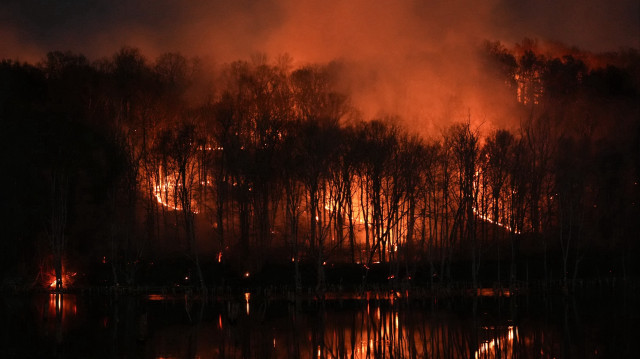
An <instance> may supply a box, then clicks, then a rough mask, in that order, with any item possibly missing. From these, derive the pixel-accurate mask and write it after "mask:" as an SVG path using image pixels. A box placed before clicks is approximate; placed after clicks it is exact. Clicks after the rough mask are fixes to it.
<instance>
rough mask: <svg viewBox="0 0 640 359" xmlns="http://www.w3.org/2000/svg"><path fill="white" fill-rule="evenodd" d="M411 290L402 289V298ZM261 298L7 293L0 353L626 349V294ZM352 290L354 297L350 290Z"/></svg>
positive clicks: (307, 354) (418, 354)
mask: <svg viewBox="0 0 640 359" xmlns="http://www.w3.org/2000/svg"><path fill="white" fill-rule="evenodd" d="M407 295H408V297H407ZM333 298H334V299H331V300H327V301H324V302H321V301H316V300H310V299H307V300H300V301H297V302H296V301H291V300H283V299H278V300H269V298H264V297H262V298H261V297H259V296H257V295H255V294H253V295H252V294H251V293H244V294H243V293H239V294H237V295H235V296H232V297H231V298H225V299H219V298H208V299H207V300H201V299H197V298H192V297H189V296H185V295H174V296H165V295H158V294H155V295H138V296H120V297H113V296H86V295H79V294H64V295H56V294H49V293H40V294H37V295H22V296H15V295H5V296H4V297H2V302H1V303H2V306H1V307H0V311H1V314H2V322H3V325H2V327H3V329H2V331H3V333H4V334H3V335H2V342H1V343H0V344H1V345H2V346H1V348H2V352H4V354H5V355H4V356H3V357H20V358H22V357H58V358H77V357H85V358H88V357H91V358H424V357H428V358H474V357H475V358H520V357H523V358H611V357H617V358H620V357H629V358H631V357H634V356H635V354H636V351H635V346H634V345H633V342H635V341H637V339H638V336H637V335H638V330H637V328H636V327H637V322H638V319H639V316H638V309H637V308H636V301H634V300H633V298H631V296H628V295H621V294H616V295H614V294H605V293H599V294H597V295H596V294H589V295H580V296H570V297H563V296H547V297H533V296H512V297H504V296H503V297H490V296H489V297H457V298H449V299H434V298H412V297H411V295H410V293H404V295H402V294H401V293H396V294H389V293H385V294H383V295H380V294H379V295H377V296H376V295H374V294H371V295H369V299H368V300H367V299H366V296H360V297H357V299H350V297H349V296H344V295H341V296H333ZM354 298H355V297H354Z"/></svg>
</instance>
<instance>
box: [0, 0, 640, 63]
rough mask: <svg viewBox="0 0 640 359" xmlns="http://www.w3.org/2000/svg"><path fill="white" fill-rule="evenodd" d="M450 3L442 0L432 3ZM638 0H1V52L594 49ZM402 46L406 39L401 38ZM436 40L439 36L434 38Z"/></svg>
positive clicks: (606, 46)
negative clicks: (527, 41)
mask: <svg viewBox="0 0 640 359" xmlns="http://www.w3.org/2000/svg"><path fill="white" fill-rule="evenodd" d="M434 3H445V4H434ZM639 3H640V2H639V1H638V0H618V1H605V0H570V1H566V0H565V1H562V0H561V1H558V0H535V1H534V0H529V1H523V0H489V1H471V0H450V1H417V0H416V1H401V0H397V1H395V0H356V1H331V0H328V1H315V2H314V1H300V0H264V1H250V0H209V1H206V0H188V1H181V0H93V1H92V0H4V1H3V5H0V34H1V36H0V57H21V58H25V59H31V58H34V57H35V58H39V57H41V56H42V54H43V53H45V52H46V51H48V50H52V49H58V50H72V51H75V52H81V53H84V54H86V55H88V56H90V57H98V56H103V55H108V54H111V53H113V52H114V51H115V50H116V49H118V48H119V47H121V46H122V45H123V44H128V45H130V46H136V47H140V48H142V49H143V50H145V51H147V52H148V53H153V54H156V53H160V52H165V51H175V50H178V51H181V52H184V53H188V54H193V55H195V54H198V55H201V56H203V55H211V56H213V57H216V58H220V59H224V60H227V58H238V57H246V56H248V55H250V54H252V53H255V52H259V51H260V52H267V53H271V52H273V53H282V52H289V53H291V54H292V55H293V56H294V57H295V58H301V59H307V60H316V59H319V60H322V59H325V58H327V57H340V56H347V57H348V56H350V55H354V54H356V55H357V54H363V55H365V56H366V55H370V54H375V53H379V52H386V51H389V50H390V51H396V52H397V51H403V52H404V51H406V49H407V48H415V49H416V51H423V50H425V48H426V49H429V48H432V47H433V46H434V45H433V44H434V43H436V44H438V43H459V42H460V41H466V39H475V38H490V39H495V40H503V41H505V42H507V43H513V42H517V41H520V40H521V39H522V38H523V37H525V36H528V37H537V38H540V39H542V40H555V41H560V42H563V43H566V44H568V45H571V46H578V47H580V48H582V49H586V50H591V51H603V50H617V49H618V48H619V47H621V46H622V47H636V48H638V47H640V20H639V19H640V5H639ZM398 46H400V48H398ZM438 46H440V45H435V47H438Z"/></svg>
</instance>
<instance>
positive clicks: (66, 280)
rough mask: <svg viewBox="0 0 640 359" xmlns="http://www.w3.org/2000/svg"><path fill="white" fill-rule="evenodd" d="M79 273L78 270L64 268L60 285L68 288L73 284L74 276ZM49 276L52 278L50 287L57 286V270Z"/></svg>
mask: <svg viewBox="0 0 640 359" xmlns="http://www.w3.org/2000/svg"><path fill="white" fill-rule="evenodd" d="M77 274H78V273H76V272H71V273H68V272H65V270H64V267H63V268H62V279H61V282H62V283H60V287H61V288H67V287H69V286H70V285H71V283H73V278H74V277H75V276H76V275H77ZM49 277H50V278H51V279H50V280H51V282H50V284H49V288H53V289H55V288H56V284H57V279H56V274H55V272H52V273H51V274H49Z"/></svg>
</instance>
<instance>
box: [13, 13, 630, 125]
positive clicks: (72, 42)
mask: <svg viewBox="0 0 640 359" xmlns="http://www.w3.org/2000/svg"><path fill="white" fill-rule="evenodd" d="M524 37H531V38H537V39H540V40H541V41H547V40H549V41H559V42H562V43H564V44H567V45H569V46H577V47H579V48H581V49H583V50H587V51H594V52H600V51H615V50H618V49H619V48H620V47H634V48H640V2H639V1H638V0H617V1H615V0H614V1H605V0H488V1H477V0H449V1H427V0H413V1H410V0H407V1H403V0H352V1H344V0H324V1H304V0H264V1H253V0H189V1H181V0H93V1H92V0H4V1H3V4H2V5H0V58H13V59H20V60H24V61H32V62H36V61H38V60H39V59H41V58H42V57H43V56H44V54H46V52H47V51H50V50H71V51H73V52H78V53H82V54H84V55H86V56H87V57H89V58H90V59H96V58H99V57H103V56H110V55H111V54H113V53H114V52H116V51H117V50H118V49H119V48H121V47H122V46H123V45H128V46H133V47H138V48H140V49H141V50H142V51H143V53H144V54H145V55H146V56H147V57H149V58H150V59H153V58H154V57H155V56H157V55H158V54H160V53H163V52H167V51H179V52H181V53H183V54H185V55H187V56H199V57H202V58H205V59H209V60H210V61H212V62H216V63H223V62H228V61H233V60H238V59H247V58H248V57H249V56H251V55H253V54H256V53H266V54H267V55H269V56H270V57H271V58H274V57H275V56H278V55H280V54H283V53H288V54H289V55H291V57H293V59H294V61H295V63H296V64H305V63H311V62H328V61H331V60H334V59H339V60H341V61H345V62H348V63H352V64H357V65H355V66H353V67H354V68H355V69H358V71H356V72H355V73H354V74H353V75H351V76H350V77H351V78H350V79H349V82H348V88H349V90H350V91H353V92H354V102H355V103H356V105H360V107H362V108H363V112H364V114H365V115H367V116H375V115H376V114H379V113H383V112H384V113H399V114H402V115H403V116H404V117H407V118H409V121H411V118H416V119H418V118H420V119H421V120H420V121H421V123H424V118H427V120H436V118H434V117H442V116H449V117H450V116H451V114H450V113H449V112H450V111H449V110H450V109H453V110H454V111H455V110H456V109H458V110H459V109H466V112H472V113H473V114H472V115H473V116H475V117H477V118H478V119H480V120H481V121H489V122H498V123H499V122H500V119H499V118H500V117H504V116H507V115H505V114H498V113H493V112H494V111H490V112H492V113H488V111H487V110H486V108H489V107H492V106H490V105H487V104H486V103H487V101H489V102H491V100H490V99H489V100H488V99H487V98H486V96H485V94H486V93H487V92H492V93H494V95H497V94H495V91H494V90H495V89H493V88H492V85H491V84H489V83H486V82H484V79H483V78H482V76H481V75H479V74H478V65H477V61H474V60H475V54H476V50H477V46H478V44H480V43H481V42H482V40H485V39H487V40H500V41H502V42H503V43H505V44H507V45H512V44H514V43H516V42H519V41H521V40H522V39H523V38H524ZM346 77H349V76H346ZM493 101H495V99H494V100H493ZM416 103H419V104H420V105H419V106H416ZM480 103H483V104H484V105H481V104H480ZM492 108H493V107H492ZM436 109H437V110H436ZM463 112H464V111H463ZM429 117H431V118H429ZM431 122H433V121H431ZM436 122H437V121H436Z"/></svg>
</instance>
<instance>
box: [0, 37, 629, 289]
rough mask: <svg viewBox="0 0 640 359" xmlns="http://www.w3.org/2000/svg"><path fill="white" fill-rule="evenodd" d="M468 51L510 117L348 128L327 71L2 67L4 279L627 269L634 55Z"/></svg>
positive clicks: (120, 59)
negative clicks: (167, 264)
mask: <svg viewBox="0 0 640 359" xmlns="http://www.w3.org/2000/svg"><path fill="white" fill-rule="evenodd" d="M481 53H482V56H481V57H480V60H479V61H483V66H484V67H485V68H486V71H487V73H488V74H490V75H491V76H493V77H495V78H498V79H502V80H504V81H503V83H504V86H505V88H507V89H509V91H510V93H512V95H513V97H512V99H510V101H511V103H510V105H513V107H514V108H515V109H516V110H515V111H514V113H513V116H514V118H513V122H514V123H519V126H515V127H514V128H512V129H498V130H493V131H484V130H483V129H482V128H481V127H475V126H474V125H472V123H475V122H474V121H472V119H471V118H468V119H466V121H465V120H463V121H462V122H456V123H455V124H453V125H451V126H450V127H448V128H446V129H444V130H443V131H442V133H440V134H435V135H433V136H432V137H431V138H424V137H422V136H419V135H418V134H416V130H415V129H405V128H403V126H402V125H401V124H402V120H401V119H399V118H397V117H381V118H374V119H363V118H361V116H359V114H358V109H356V108H354V107H353V106H352V105H351V104H350V100H349V96H348V94H345V93H341V92H339V91H338V90H337V88H338V86H337V83H338V82H339V80H340V74H341V73H342V71H344V70H345V68H344V65H343V64H341V63H340V62H333V63H329V64H324V65H319V64H315V65H307V66H303V67H299V68H293V66H292V61H291V59H289V58H287V57H286V56H283V57H281V58H279V59H277V61H275V62H269V61H267V60H266V58H265V57H264V56H255V57H254V58H252V59H251V60H250V61H237V62H233V63H231V64H226V65H224V66H222V67H221V68H219V69H216V70H215V71H210V70H209V69H208V67H207V66H204V65H203V64H202V62H200V61H198V60H195V59H188V58H185V57H183V56H182V55H180V54H176V53H167V54H164V55H161V56H159V57H158V58H157V59H155V60H153V61H150V60H148V59H146V58H145V57H144V56H143V55H142V54H141V53H140V51H139V50H137V49H135V48H123V49H121V50H120V51H118V52H117V53H116V54H114V55H113V56H112V57H111V58H108V59H102V60H98V61H94V62H91V61H89V60H88V59H87V58H85V57H84V56H82V55H79V54H74V53H69V52H51V53H48V54H47V56H46V57H45V58H44V59H43V60H42V61H41V62H40V63H38V64H35V65H33V64H28V63H21V62H19V61H13V60H3V61H2V62H1V63H0V121H1V122H0V124H1V125H0V126H1V130H0V137H1V138H0V143H2V146H3V150H2V151H1V155H0V156H2V162H1V165H2V168H3V173H4V174H3V175H2V176H0V181H1V182H0V183H1V186H0V188H1V189H0V191H1V193H2V201H1V204H0V206H2V219H3V222H4V225H3V241H2V250H1V251H0V253H1V254H0V256H2V258H1V259H0V263H1V264H0V266H2V273H3V283H4V284H5V285H12V284H19V285H23V284H26V285H30V284H34V283H36V282H38V283H39V281H42V280H46V278H47V277H46V274H47V273H49V272H50V271H51V270H54V271H55V273H56V278H57V286H58V287H59V288H60V287H61V286H62V285H64V283H63V282H64V280H65V279H64V274H65V271H68V270H71V269H74V270H80V271H84V273H86V279H85V280H86V281H87V282H88V283H90V284H103V282H104V281H105V278H107V279H106V281H107V282H108V283H109V284H127V285H133V284H136V283H139V282H140V281H142V280H141V279H140V278H138V277H139V275H140V273H141V271H145V270H148V268H149V267H150V266H153V263H154V261H158V260H159V259H160V258H166V257H171V256H173V257H175V258H182V257H184V255H185V254H186V255H187V258H188V259H189V263H190V264H189V267H190V268H191V269H190V273H191V274H190V277H191V278H190V277H189V276H187V277H185V280H189V283H194V284H197V285H199V286H201V287H205V286H206V285H207V284H208V283H211V281H212V280H209V279H207V278H210V274H207V270H204V271H203V267H204V268H210V267H208V265H209V264H210V263H216V262H220V263H226V264H228V265H229V266H230V267H231V268H234V270H235V271H236V272H238V273H241V274H243V275H246V276H249V275H251V273H254V272H256V271H260V269H261V268H263V267H264V266H265V265H266V264H268V263H281V264H287V263H291V266H292V271H293V272H294V273H292V274H293V276H292V277H293V278H295V282H294V283H295V285H296V286H297V287H300V286H301V285H302V283H301V281H302V279H301V278H302V276H303V275H302V274H301V273H300V271H301V269H300V266H303V267H304V268H306V269H309V268H311V269H312V270H313V272H314V274H313V276H314V284H316V285H318V286H319V287H320V288H321V287H323V286H324V283H325V281H326V279H325V274H326V271H325V268H327V266H331V265H332V264H339V263H351V264H353V265H354V267H346V268H355V266H359V267H362V268H364V273H365V279H363V280H366V273H368V270H369V268H371V267H372V266H374V265H376V264H377V263H382V264H381V265H384V266H385V267H386V268H388V277H387V278H388V279H389V280H399V279H400V278H402V279H403V280H411V279H412V278H422V281H423V283H425V284H426V283H429V282H430V283H431V284H433V283H434V282H449V281H453V280H464V281H469V283H471V285H472V286H473V287H478V286H480V285H481V282H484V283H485V284H486V283H492V282H494V281H505V282H506V281H508V282H510V283H512V284H513V283H517V282H519V281H525V280H528V279H530V278H536V279H544V280H545V281H551V280H558V281H561V282H562V283H563V285H565V286H567V285H569V284H570V283H575V281H576V280H577V279H578V278H584V277H588V278H603V277H607V278H611V277H617V278H624V279H626V278H628V277H633V276H634V275H636V274H637V269H638V268H637V265H635V264H634V262H635V261H636V258H637V255H638V254H640V252H639V251H638V249H639V245H638V234H639V233H640V231H639V229H640V228H639V226H640V221H639V219H640V203H639V201H640V185H639V184H638V182H640V121H639V120H638V119H639V118H640V116H639V115H640V112H639V107H638V104H639V103H640V101H638V100H639V94H640V93H639V91H638V89H639V88H640V87H639V84H640V72H639V69H640V67H639V66H640V61H639V59H640V58H639V57H638V53H637V51H635V50H625V51H620V52H618V53H612V54H604V55H599V56H596V55H591V54H586V53H582V52H579V51H577V50H574V51H573V53H572V54H570V55H564V56H553V55H548V54H546V55H545V54H544V53H543V52H542V51H539V50H537V49H536V44H535V42H532V41H527V40H525V41H524V42H523V43H522V44H519V45H518V46H516V47H515V48H514V49H507V48H506V47H504V46H503V45H502V44H500V43H491V42H487V43H486V44H485V46H484V47H483V49H482V51H481ZM593 58H597V59H598V60H599V61H605V65H598V64H596V65H594V64H593V63H589V61H591V60H590V59H593ZM203 263H204V264H203ZM96 268H101V269H96ZM105 270H106V273H108V274H105V273H102V274H101V275H102V277H100V275H97V274H96V275H95V276H93V277H91V276H90V275H89V274H90V273H94V272H100V271H103V272H104V271H105ZM245 272H246V273H245ZM178 275H179V276H181V275H182V274H178ZM34 278H35V279H34ZM100 281H102V282H100ZM98 282H99V283H98Z"/></svg>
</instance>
